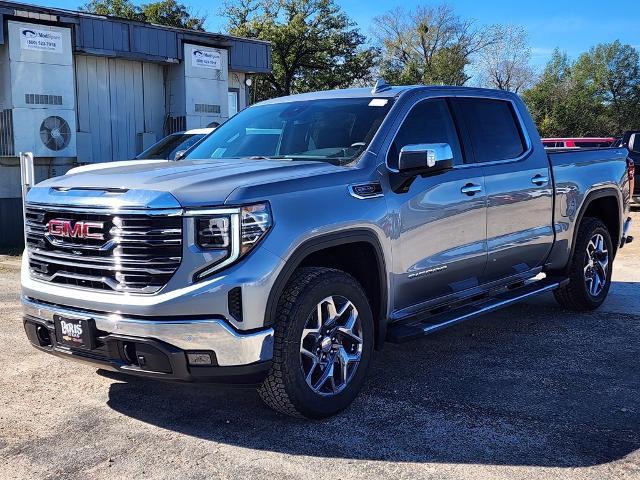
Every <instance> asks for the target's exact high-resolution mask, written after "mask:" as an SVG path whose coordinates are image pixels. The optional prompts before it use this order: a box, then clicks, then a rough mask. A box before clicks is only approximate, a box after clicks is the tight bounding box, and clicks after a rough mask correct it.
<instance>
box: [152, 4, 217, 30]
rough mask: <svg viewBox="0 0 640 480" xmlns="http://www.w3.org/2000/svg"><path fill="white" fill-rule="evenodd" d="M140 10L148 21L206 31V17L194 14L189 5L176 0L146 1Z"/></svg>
mask: <svg viewBox="0 0 640 480" xmlns="http://www.w3.org/2000/svg"><path fill="white" fill-rule="evenodd" d="M140 10H141V12H142V16H143V17H144V19H145V20H146V21H147V22H150V23H157V24H158V25H167V26H169V27H177V28H186V29H189V30H198V31H201V32H204V22H205V20H206V18H205V17H198V16H195V15H192V14H191V12H190V11H189V9H188V8H187V7H185V6H184V5H183V4H181V3H178V2H176V0H162V1H160V2H153V3H145V4H143V5H142V6H141V7H140Z"/></svg>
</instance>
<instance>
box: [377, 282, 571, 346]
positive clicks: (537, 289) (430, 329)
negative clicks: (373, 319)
mask: <svg viewBox="0 0 640 480" xmlns="http://www.w3.org/2000/svg"><path fill="white" fill-rule="evenodd" d="M568 281H569V279H566V278H558V277H548V278H544V279H542V280H538V281H535V282H531V283H527V284H525V285H524V286H522V287H520V288H516V289H513V290H506V291H503V292H501V293H499V294H498V295H495V296H494V297H489V298H487V299H484V300H481V301H480V302H476V303H473V304H470V305H465V306H461V307H458V308H455V309H453V310H448V311H446V312H444V313H440V314H432V315H428V314H427V315H417V316H413V317H411V319H410V320H400V321H398V322H396V323H394V324H392V325H389V328H388V330H387V341H388V342H391V343H403V342H407V341H409V340H415V339H417V338H421V337H425V336H427V335H429V334H431V333H434V332H437V331H438V330H442V329H444V328H447V327H451V326H453V325H456V324H458V323H460V322H464V321H465V320H469V319H471V318H474V317H477V316H479V315H482V314H485V313H489V312H493V311H494V310H498V309H500V308H504V307H507V306H509V305H511V304H514V303H517V302H520V301H522V300H525V299H527V298H529V297H533V296H534V295H539V294H541V293H544V292H548V291H550V290H555V289H556V288H558V287H561V286H563V285H565V284H566V283H567V282H568Z"/></svg>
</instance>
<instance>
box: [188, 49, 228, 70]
mask: <svg viewBox="0 0 640 480" xmlns="http://www.w3.org/2000/svg"><path fill="white" fill-rule="evenodd" d="M221 62H222V61H221V57H220V52H214V51H211V50H199V49H195V50H193V51H192V52H191V65H193V66H194V67H200V68H210V69H213V70H220V69H221V68H222V66H221Z"/></svg>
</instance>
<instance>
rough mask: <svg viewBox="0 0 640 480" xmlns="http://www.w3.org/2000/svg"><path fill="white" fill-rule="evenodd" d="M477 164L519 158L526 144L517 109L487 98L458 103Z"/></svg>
mask: <svg viewBox="0 0 640 480" xmlns="http://www.w3.org/2000/svg"><path fill="white" fill-rule="evenodd" d="M457 102H458V105H460V110H461V112H462V115H463V116H464V119H465V126H466V128H467V131H468V132H469V136H470V137H471V143H472V144H473V150H474V152H475V158H476V161H477V162H493V161H498V160H509V159H512V158H517V157H519V156H520V155H522V154H523V153H524V152H525V150H526V143H525V140H524V136H523V133H522V131H521V130H520V123H519V122H518V121H517V117H516V114H515V112H514V111H513V105H512V104H511V102H507V101H504V100H493V99H487V98H460V99H457Z"/></svg>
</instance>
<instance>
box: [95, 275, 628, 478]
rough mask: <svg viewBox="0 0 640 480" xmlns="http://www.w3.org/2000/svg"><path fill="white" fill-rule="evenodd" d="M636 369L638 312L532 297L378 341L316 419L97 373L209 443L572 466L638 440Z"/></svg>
mask: <svg viewBox="0 0 640 480" xmlns="http://www.w3.org/2000/svg"><path fill="white" fill-rule="evenodd" d="M636 288H638V285H637V284H636ZM639 371H640V317H633V316H630V315H625V314H611V313H603V312H599V313H593V314H582V315H576V314H572V313H570V312H566V311H562V310H560V309H558V308H555V307H548V306H546V305H542V306H541V305H532V304H529V305H520V306H516V307H513V308H510V309H507V310H504V311H501V312H497V313H494V314H492V315H488V316H486V317H483V318H480V319H477V320H475V321H470V322H468V323H466V324H463V325H459V326H457V327H454V328H452V329H450V330H448V331H444V332H440V333H438V334H435V335H433V336H431V337H429V338H427V339H424V340H422V341H417V342H413V343H409V344H404V345H387V346H385V349H384V350H383V351H382V352H379V353H378V354H377V356H376V359H375V362H374V364H373V366H372V368H371V372H370V375H369V381H368V383H367V384H366V386H365V388H364V390H363V392H362V393H361V395H360V396H359V397H358V398H357V399H356V401H355V402H354V404H353V405H352V406H351V407H350V408H349V409H348V410H347V411H346V412H344V413H342V414H340V415H338V416H336V417H334V418H331V419H328V420H324V421H315V422H309V421H302V420H294V419H290V418H287V417H284V416H281V415H278V414H276V413H274V412H272V411H271V410H269V409H268V408H267V407H265V406H264V405H263V404H262V403H261V402H260V399H259V397H258V395H257V393H256V392H255V391H254V390H252V389H237V388H236V389H231V388H224V387H219V386H210V385H184V384H179V385H178V384H169V383H160V382H153V381H148V380H144V379H137V378H130V377H127V376H124V375H121V374H114V373H107V372H105V373H103V375H106V376H109V377H110V378H112V379H114V380H117V381H115V382H113V383H112V384H111V386H110V391H109V401H108V404H109V405H110V407H111V408H113V409H114V410H116V411H118V412H120V413H122V414H124V415H127V416H130V417H134V418H136V419H139V420H141V421H144V422H148V423H150V424H153V425H157V426H159V427H162V428H165V429H170V430H173V431H176V432H180V433H182V434H185V435H190V436H194V437H198V438H202V439H205V440H210V441H212V442H218V443H223V444H228V445H235V446H241V447H245V448H251V449H257V450H265V451H274V452H281V453H285V454H292V455H310V456H320V457H337V458H347V459H366V460H385V461H396V462H443V463H477V464H497V465H535V466H551V467H580V466H590V465H597V464H602V463H607V462H610V461H613V460H617V459H620V458H622V457H624V456H625V455H628V454H629V453H631V452H633V451H635V450H636V449H638V448H640V405H639V404H638V400H637V399H638V398H640V382H639V381H638V372H639Z"/></svg>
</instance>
